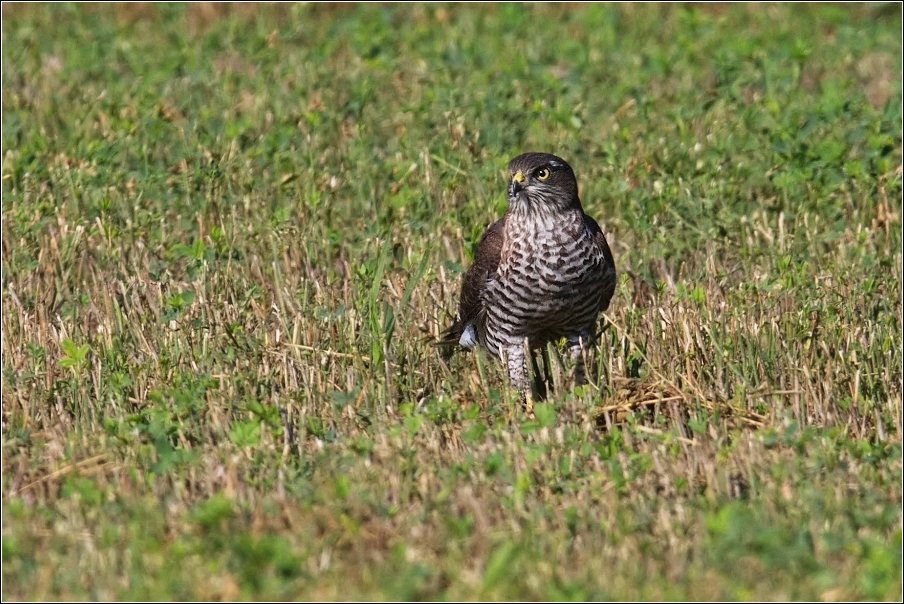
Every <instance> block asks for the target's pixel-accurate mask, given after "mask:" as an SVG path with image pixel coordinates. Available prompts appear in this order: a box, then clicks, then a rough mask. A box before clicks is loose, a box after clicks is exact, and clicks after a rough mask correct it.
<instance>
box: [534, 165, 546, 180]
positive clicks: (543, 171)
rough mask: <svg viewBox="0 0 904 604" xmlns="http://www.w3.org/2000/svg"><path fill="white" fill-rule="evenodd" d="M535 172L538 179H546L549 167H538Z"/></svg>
mask: <svg viewBox="0 0 904 604" xmlns="http://www.w3.org/2000/svg"><path fill="white" fill-rule="evenodd" d="M535 174H536V175H537V179H538V180H546V179H547V178H549V168H540V169H539V170H537V171H536V173H535Z"/></svg>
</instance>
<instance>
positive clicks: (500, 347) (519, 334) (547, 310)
mask: <svg viewBox="0 0 904 604" xmlns="http://www.w3.org/2000/svg"><path fill="white" fill-rule="evenodd" d="M508 171H509V175H510V177H511V180H510V182H509V185H508V209H507V211H506V213H505V215H504V216H503V217H502V218H501V219H500V220H498V221H496V222H495V223H493V224H492V225H490V227H489V228H488V229H487V230H486V232H485V233H484V234H483V237H482V238H481V240H480V243H479V244H478V246H477V252H476V254H475V256H474V263H473V264H472V266H471V267H470V268H469V269H468V271H467V273H465V276H464V281H463V282H462V286H461V299H460V302H459V307H458V316H457V318H456V321H455V323H454V324H453V325H452V326H451V327H450V328H449V329H448V330H447V331H446V333H445V337H444V339H443V340H442V341H441V342H440V343H441V344H447V345H454V344H458V345H460V346H462V347H464V348H474V347H475V346H477V345H478V344H479V345H480V346H482V347H483V348H485V349H486V350H488V351H489V353H490V354H491V355H493V356H494V357H496V358H500V359H502V361H503V362H504V364H505V366H506V370H507V372H508V377H509V380H510V382H511V384H512V385H513V386H514V387H515V388H517V389H518V390H519V391H520V392H521V393H522V396H523V397H525V398H526V397H529V396H530V390H529V387H530V383H529V379H528V374H527V358H526V352H525V350H529V351H530V355H531V362H532V363H533V364H534V367H536V359H535V357H534V351H536V350H537V349H544V350H545V347H546V344H547V343H549V342H554V341H557V340H559V339H560V338H563V337H564V338H566V339H567V347H568V352H569V355H570V356H571V357H572V358H573V359H574V360H575V361H576V362H577V365H576V367H575V381H576V382H581V381H583V375H584V367H583V355H582V354H581V347H582V345H584V344H586V343H588V342H590V341H591V338H592V337H593V335H594V331H595V327H596V321H597V316H598V315H599V313H600V312H602V311H604V310H606V309H607V308H608V307H609V300H610V299H611V298H612V294H613V292H614V290H615V263H614V261H613V258H612V252H611V251H610V250H609V244H608V243H607V242H606V237H605V236H604V235H603V231H602V230H601V229H600V227H599V225H598V224H597V222H596V221H595V220H594V219H593V218H591V217H590V216H588V215H587V214H585V213H584V210H583V208H582V207H581V200H580V199H579V198H578V185H577V180H576V179H575V176H574V172H573V171H572V169H571V166H569V165H568V163H567V162H565V160H563V159H561V158H559V157H556V156H555V155H551V154H549V153H525V154H523V155H519V156H518V157H516V158H515V159H513V160H512V161H511V162H509V165H508ZM525 341H526V342H525ZM525 343H526V346H525Z"/></svg>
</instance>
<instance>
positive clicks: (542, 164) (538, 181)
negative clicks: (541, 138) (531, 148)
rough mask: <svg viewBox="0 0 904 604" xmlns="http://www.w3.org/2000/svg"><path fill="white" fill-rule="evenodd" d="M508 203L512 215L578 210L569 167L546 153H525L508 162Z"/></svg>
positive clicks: (572, 175) (576, 195)
mask: <svg viewBox="0 0 904 604" xmlns="http://www.w3.org/2000/svg"><path fill="white" fill-rule="evenodd" d="M508 170H509V176H510V180H509V186H508V202H509V208H511V209H512V210H513V211H516V212H517V211H519V210H526V211H527V212H529V213H534V212H543V213H545V212H563V211H566V210H570V209H575V208H580V207H581V202H580V200H579V199H578V183H577V180H576V179H575V177H574V171H572V169H571V166H569V165H568V163H567V162H566V161H565V160H564V159H562V158H561V157H556V156H555V155H551V154H549V153H525V154H523V155H519V156H518V157H516V158H515V159H513V160H512V161H510V162H509V165H508Z"/></svg>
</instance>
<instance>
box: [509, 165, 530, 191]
mask: <svg viewBox="0 0 904 604" xmlns="http://www.w3.org/2000/svg"><path fill="white" fill-rule="evenodd" d="M525 180H526V179H525V178H524V174H523V173H522V172H521V170H518V171H517V172H515V173H514V174H513V175H512V182H510V183H509V195H511V196H515V195H517V194H518V193H520V192H521V191H523V190H524V181H525Z"/></svg>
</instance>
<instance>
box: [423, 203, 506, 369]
mask: <svg viewBox="0 0 904 604" xmlns="http://www.w3.org/2000/svg"><path fill="white" fill-rule="evenodd" d="M504 223H505V217H502V218H501V219H499V220H497V221H496V222H494V223H493V224H491V225H490V227H489V228H488V229H487V230H486V232H485V233H484V234H483V236H482V237H481V238H480V243H478V244H477V252H476V253H475V254H474V264H472V265H471V268H469V269H468V271H467V272H466V273H465V277H464V280H463V281H462V284H461V298H460V299H459V303H458V317H457V318H456V320H455V323H453V324H452V326H451V327H449V329H447V330H446V332H445V333H444V334H443V339H442V340H440V341H439V342H437V344H438V345H440V346H454V345H458V341H459V339H461V334H462V333H463V332H464V330H465V327H466V326H467V325H468V324H469V323H473V324H474V325H475V327H476V328H477V331H478V335H481V334H480V332H481V331H482V320H481V319H482V316H483V299H482V298H483V292H484V290H485V289H486V285H487V279H489V278H490V277H491V276H492V275H493V274H495V273H496V269H498V268H499V258H500V255H501V254H502V240H503V234H502V231H503V225H504ZM479 339H482V338H479ZM450 352H451V351H450Z"/></svg>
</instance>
